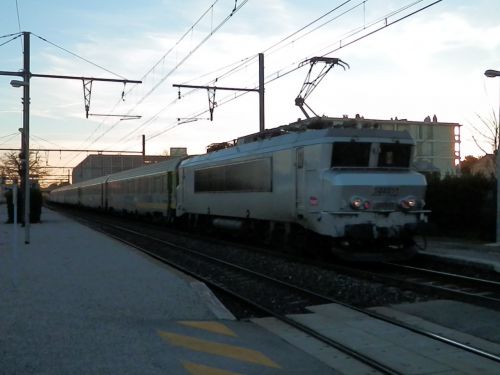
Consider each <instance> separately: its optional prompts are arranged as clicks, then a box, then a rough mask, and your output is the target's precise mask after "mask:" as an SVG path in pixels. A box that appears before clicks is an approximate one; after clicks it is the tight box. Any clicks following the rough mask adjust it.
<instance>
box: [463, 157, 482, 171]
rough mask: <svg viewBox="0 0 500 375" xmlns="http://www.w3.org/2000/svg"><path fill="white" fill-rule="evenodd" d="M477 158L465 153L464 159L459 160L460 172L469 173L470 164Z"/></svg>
mask: <svg viewBox="0 0 500 375" xmlns="http://www.w3.org/2000/svg"><path fill="white" fill-rule="evenodd" d="M478 160H479V159H478V158H476V157H474V156H472V155H467V156H466V157H465V159H464V160H462V161H461V162H460V170H461V172H462V174H471V171H472V166H473V165H474V164H476V162H477V161H478Z"/></svg>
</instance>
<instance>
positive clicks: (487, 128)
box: [471, 109, 500, 154]
mask: <svg viewBox="0 0 500 375" xmlns="http://www.w3.org/2000/svg"><path fill="white" fill-rule="evenodd" d="M499 116H500V114H499ZM477 117H478V119H479V121H480V125H479V126H475V125H471V126H472V129H474V131H475V132H476V133H477V134H476V135H474V136H472V139H473V140H474V142H475V143H476V146H477V147H479V149H480V150H481V151H482V152H484V153H485V154H494V153H496V150H498V146H499V145H500V124H499V121H500V119H498V118H497V116H496V114H495V110H494V109H492V110H491V115H490V116H488V117H484V116H481V115H478V114H477ZM478 136H479V137H480V138H478ZM484 143H487V144H488V146H489V148H491V151H489V152H488V150H487V149H485V148H484Z"/></svg>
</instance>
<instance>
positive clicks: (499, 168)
mask: <svg viewBox="0 0 500 375" xmlns="http://www.w3.org/2000/svg"><path fill="white" fill-rule="evenodd" d="M499 77H500V76H499ZM498 87H499V92H498V122H497V125H496V126H497V131H496V134H497V138H498V137H499V131H500V82H499V85H498ZM496 141H497V155H496V165H495V175H496V177H497V217H496V219H497V222H496V237H495V241H496V243H497V245H500V141H499V140H498V139H497V140H496Z"/></svg>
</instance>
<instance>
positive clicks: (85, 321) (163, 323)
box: [0, 206, 338, 375]
mask: <svg viewBox="0 0 500 375" xmlns="http://www.w3.org/2000/svg"><path fill="white" fill-rule="evenodd" d="M0 211H1V214H0V220H1V221H0V373H1V374H2V375H8V374H23V375H28V374H37V375H40V374H51V375H54V374H121V375H124V374H141V375H144V374H162V375H164V374H169V375H176V374H183V375H184V374H191V375H209V374H220V375H231V374H259V375H265V374H297V375H298V374H304V375H305V374H308V375H309V374H337V373H338V372H337V371H335V370H333V369H331V368H329V367H328V366H327V365H325V364H324V363H322V362H321V361H319V360H317V359H316V358H314V357H313V356H311V355H309V354H307V353H305V352H303V351H301V350H299V349H298V348H296V347H295V346H293V345H291V344H288V343H286V342H285V341H283V340H282V339H281V338H279V337H278V336H276V335H274V334H272V333H270V332H269V331H267V330H266V329H264V328H262V327H260V326H258V325H256V324H254V323H252V322H248V321H246V322H245V321H236V320H234V318H233V316H232V315H231V313H230V312H228V311H227V310H226V309H225V308H224V306H222V304H220V302H219V301H218V300H217V298H216V297H214V296H213V295H212V293H211V291H210V290H209V289H208V288H207V287H206V286H205V285H204V284H202V283H200V282H198V281H195V280H193V279H191V278H190V277H188V276H186V275H184V274H182V273H180V272H178V271H176V270H174V269H172V268H170V267H167V266H165V265H164V264H162V263H160V262H158V261H156V260H154V259H152V258H149V257H147V256H145V255H142V254H141V253H139V252H138V251H137V250H136V249H133V248H131V247H128V246H126V245H124V244H122V243H120V242H118V241H116V240H114V239H111V238H109V237H106V236H105V235H103V234H101V233H98V232H95V231H93V230H91V229H89V228H87V227H85V226H82V225H80V224H78V223H76V222H74V221H71V220H69V219H68V218H66V217H64V216H62V215H60V214H58V213H56V212H53V211H50V210H47V209H44V210H43V212H42V223H40V224H32V225H31V227H30V228H31V231H30V232H31V241H30V244H28V245H25V244H24V228H22V227H21V226H20V225H13V224H5V221H6V213H5V211H6V207H5V206H0ZM16 231H17V233H15V232H16Z"/></svg>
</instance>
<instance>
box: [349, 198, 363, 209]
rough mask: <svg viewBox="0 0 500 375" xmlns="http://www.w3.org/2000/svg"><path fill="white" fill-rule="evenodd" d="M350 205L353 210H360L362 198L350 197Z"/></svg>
mask: <svg viewBox="0 0 500 375" xmlns="http://www.w3.org/2000/svg"><path fill="white" fill-rule="evenodd" d="M351 207H352V208H354V209H355V210H360V209H361V208H363V199H361V198H360V197H352V198H351Z"/></svg>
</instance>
